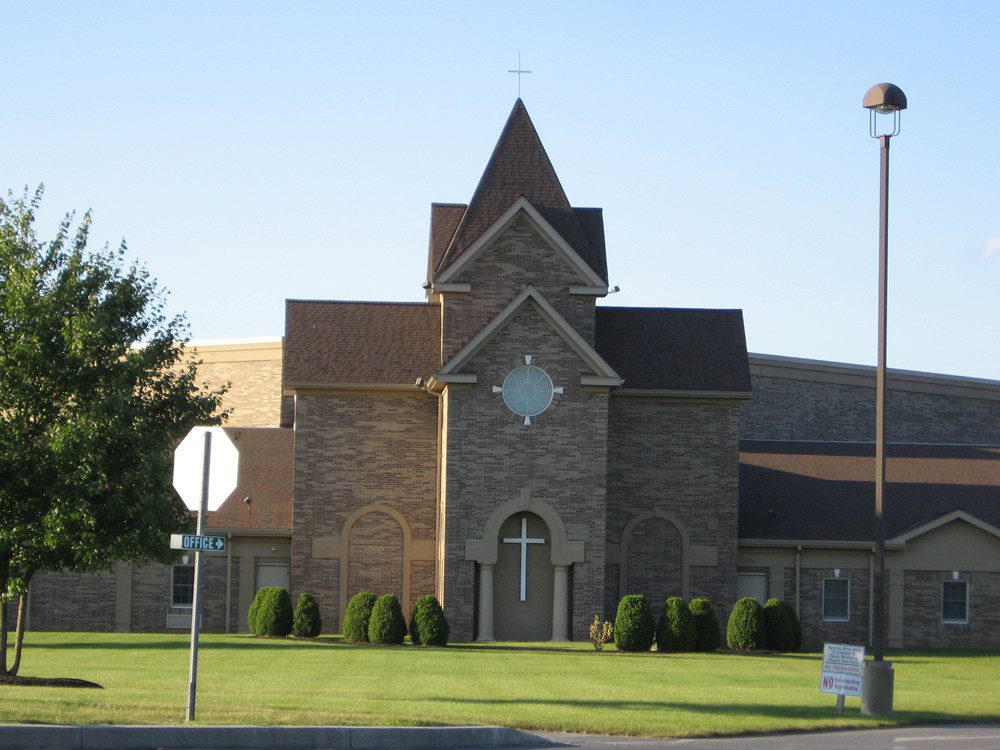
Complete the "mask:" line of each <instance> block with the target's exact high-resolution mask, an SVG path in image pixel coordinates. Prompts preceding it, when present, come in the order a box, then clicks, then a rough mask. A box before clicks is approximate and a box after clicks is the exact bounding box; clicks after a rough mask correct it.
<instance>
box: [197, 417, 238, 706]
mask: <svg viewBox="0 0 1000 750" xmlns="http://www.w3.org/2000/svg"><path fill="white" fill-rule="evenodd" d="M211 463H212V433H211V432H209V431H208V430H206V431H205V460H204V463H203V464H202V470H201V504H200V505H199V507H198V536H202V535H203V534H204V533H205V511H206V510H207V508H208V479H209V477H208V472H209V467H210V466H211ZM203 554H204V552H202V551H201V550H200V549H197V550H195V553H194V594H193V597H192V602H191V672H190V678H189V680H188V701H187V720H188V721H194V705H195V691H196V690H197V687H198V633H199V631H200V629H201V562H202V555H203ZM227 606H228V604H227Z"/></svg>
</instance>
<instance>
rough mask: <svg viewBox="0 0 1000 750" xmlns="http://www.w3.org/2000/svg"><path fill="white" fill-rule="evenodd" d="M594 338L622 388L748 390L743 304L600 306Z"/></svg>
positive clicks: (743, 391) (744, 391) (748, 372)
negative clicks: (723, 307) (707, 307)
mask: <svg viewBox="0 0 1000 750" xmlns="http://www.w3.org/2000/svg"><path fill="white" fill-rule="evenodd" d="M595 340H596V347H595V348H596V349H597V351H598V353H599V354H600V355H601V356H602V357H604V359H606V360H607V361H608V363H609V364H610V365H611V366H612V367H613V368H615V371H616V372H617V373H618V374H619V375H621V376H622V377H623V378H624V379H625V383H624V384H623V386H622V387H623V388H641V389H655V390H672V391H673V390H676V391H718V392H740V393H747V392H749V391H750V368H749V365H748V364H747V346H746V336H745V334H744V331H743V313H742V311H740V310H693V309H677V308H659V307H598V308H597V328H596V335H595Z"/></svg>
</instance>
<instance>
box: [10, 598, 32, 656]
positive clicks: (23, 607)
mask: <svg viewBox="0 0 1000 750" xmlns="http://www.w3.org/2000/svg"><path fill="white" fill-rule="evenodd" d="M29 585H30V582H29ZM27 619H28V590H27V587H26V588H25V591H24V593H23V594H21V595H20V596H19V597H18V599H17V635H16V636H14V663H13V664H11V665H10V674H12V675H17V670H18V669H20V668H21V647H22V646H23V645H24V626H25V625H26V624H27Z"/></svg>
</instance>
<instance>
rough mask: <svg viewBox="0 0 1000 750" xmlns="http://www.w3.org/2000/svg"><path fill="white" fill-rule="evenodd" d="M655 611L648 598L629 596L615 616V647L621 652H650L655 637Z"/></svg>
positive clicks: (626, 596) (621, 602)
mask: <svg viewBox="0 0 1000 750" xmlns="http://www.w3.org/2000/svg"><path fill="white" fill-rule="evenodd" d="M653 631H654V626H653V610H652V609H650V607H649V602H648V601H647V600H646V597H644V596H642V595H641V594H627V595H625V596H623V597H622V600H621V601H620V602H619V603H618V614H616V615H615V646H617V647H618V650H619V651H649V647H650V646H652V645H653V636H654V633H653Z"/></svg>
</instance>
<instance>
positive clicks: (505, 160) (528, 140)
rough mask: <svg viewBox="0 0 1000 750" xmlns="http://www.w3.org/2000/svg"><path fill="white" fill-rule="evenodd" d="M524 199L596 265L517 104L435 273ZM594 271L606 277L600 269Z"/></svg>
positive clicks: (525, 113) (532, 129) (535, 134)
mask: <svg viewBox="0 0 1000 750" xmlns="http://www.w3.org/2000/svg"><path fill="white" fill-rule="evenodd" d="M522 196H523V197H524V198H526V199H527V200H528V202H529V203H531V205H532V206H533V207H534V208H536V209H537V210H538V212H539V213H540V214H541V215H542V216H543V217H544V218H545V220H546V221H548V222H549V223H550V224H551V225H552V226H553V228H554V229H555V230H556V231H557V232H559V234H560V236H562V238H563V239H564V240H566V242H568V243H569V244H570V246H571V247H572V248H573V249H574V250H575V251H576V252H577V253H578V254H579V255H580V256H581V257H582V258H584V259H585V260H587V261H588V262H590V263H591V265H594V263H593V262H592V259H593V257H594V252H593V250H592V248H591V247H590V243H589V242H588V240H587V235H586V234H585V233H584V230H583V228H582V227H581V226H580V223H579V221H578V217H577V215H576V214H575V212H574V209H573V208H572V207H571V206H570V204H569V200H568V199H567V198H566V192H565V191H564V190H563V187H562V185H561V184H560V182H559V178H558V177H557V176H556V171H555V169H553V167H552V162H551V161H549V156H548V154H546V153H545V147H544V146H543V145H542V141H541V139H540V138H539V137H538V132H537V131H536V130H535V126H534V124H533V123H532V122H531V117H529V116H528V110H527V108H525V106H524V102H523V101H521V99H518V100H517V101H516V102H514V108H513V109H512V110H511V112H510V116H509V117H508V118H507V123H506V124H505V125H504V128H503V131H502V132H501V133H500V139H499V140H498V141H497V145H496V146H495V147H494V149H493V154H492V155H491V156H490V160H489V162H488V163H487V164H486V170H485V171H484V172H483V176H482V177H481V178H480V180H479V184H478V185H477V186H476V191H475V193H474V194H473V196H472V200H471V201H470V202H469V206H468V208H467V209H466V210H465V214H464V216H463V217H462V220H461V221H460V222H459V224H458V227H457V229H456V230H455V234H454V235H453V236H452V238H451V242H450V243H449V245H448V249H447V250H446V251H445V252H444V254H443V256H442V258H441V261H440V262H439V263H438V266H437V268H436V269H435V271H441V270H442V269H444V268H446V267H447V266H448V265H450V264H451V263H452V262H454V261H455V259H456V258H458V257H459V256H460V255H461V254H462V252H464V251H465V249H466V248H467V247H469V245H471V244H472V243H473V242H475V241H476V239H478V238H479V236H480V235H482V234H483V232H485V231H486V230H487V229H489V227H490V226H491V225H492V224H493V223H494V222H495V221H496V220H497V219H499V218H500V217H501V216H502V215H503V213H504V212H505V211H506V210H507V209H509V208H510V207H511V206H512V205H513V204H514V202H515V201H516V200H517V199H518V198H521V197H522ZM602 249H603V248H602ZM595 270H596V271H597V272H598V273H599V274H603V273H606V270H605V269H603V268H596V267H595Z"/></svg>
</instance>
